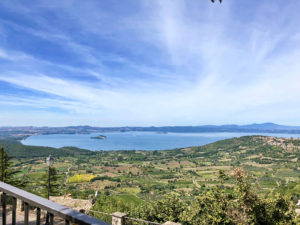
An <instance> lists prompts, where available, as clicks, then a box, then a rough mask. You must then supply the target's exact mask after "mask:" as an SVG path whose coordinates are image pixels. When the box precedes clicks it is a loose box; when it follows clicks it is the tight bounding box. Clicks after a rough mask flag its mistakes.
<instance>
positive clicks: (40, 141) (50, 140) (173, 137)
mask: <svg viewBox="0 0 300 225" xmlns="http://www.w3.org/2000/svg"><path fill="white" fill-rule="evenodd" d="M100 134H101V135H105V136H106V137H107V138H106V139H92V138H91V137H94V136H97V135H100ZM248 135H255V134H254V133H167V134H161V133H155V132H124V133H122V132H112V133H93V134H52V135H36V136H30V137H29V138H27V139H26V140H24V141H22V143H23V144H24V145H35V146H49V147H55V148H60V147H64V146H74V147H78V148H84V149H89V150H94V151H97V150H165V149H173V148H182V147H190V146H199V145H205V144H209V143H212V142H215V141H219V140H223V139H227V138H232V137H241V136H248ZM259 135H265V136H276V137H294V138H297V137H300V134H266V133H260V134H259Z"/></svg>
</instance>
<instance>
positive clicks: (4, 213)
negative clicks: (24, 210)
mask: <svg viewBox="0 0 300 225" xmlns="http://www.w3.org/2000/svg"><path fill="white" fill-rule="evenodd" d="M1 203H2V225H6V193H4V192H3V193H2V195H1Z"/></svg>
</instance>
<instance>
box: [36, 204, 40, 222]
mask: <svg viewBox="0 0 300 225" xmlns="http://www.w3.org/2000/svg"><path fill="white" fill-rule="evenodd" d="M36 225H41V209H40V208H36Z"/></svg>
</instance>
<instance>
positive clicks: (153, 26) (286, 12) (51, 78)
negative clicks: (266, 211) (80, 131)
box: [0, 0, 300, 126]
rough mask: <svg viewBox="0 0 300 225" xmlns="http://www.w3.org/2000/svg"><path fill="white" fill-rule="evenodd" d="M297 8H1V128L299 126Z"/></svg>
mask: <svg viewBox="0 0 300 225" xmlns="http://www.w3.org/2000/svg"><path fill="white" fill-rule="evenodd" d="M299 11H300V1H286V0H277V1H269V0H260V1H253V0H243V1H237V0H224V1H223V3H222V4H217V3H215V4H212V3H211V2H210V1H209V0H206V1H204V0H163V1H162V0H151V1H146V0H135V1H134V0H126V1H123V0H118V1H116V0H109V1H98V0H95V1H92V0H89V1H71V0H64V1H58V0H51V1H43V0H31V1H21V0H20V1H11V0H3V1H1V3H0V107H1V111H0V126H1V125H2V126H7V125H9V126H17V125H22V126H23V125H35V126H44V125H48V126H65V125H84V124H88V125H94V126H127V125H128V126H149V125H156V126H160V125H202V124H232V123H237V124H248V123H253V122H257V123H261V122H276V123H281V124H291V125H300V116H299V115H300V104H299V103H300V63H299V61H300V14H299Z"/></svg>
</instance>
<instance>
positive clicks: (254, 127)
mask: <svg viewBox="0 0 300 225" xmlns="http://www.w3.org/2000/svg"><path fill="white" fill-rule="evenodd" d="M129 131H151V132H159V133H167V132H182V133H201V132H242V133H243V132H244V133H289V134H300V126H285V125H278V124H275V123H262V124H257V123H254V124H249V125H236V124H228V125H219V126H217V125H203V126H164V127H155V126H151V127H92V126H68V127H32V126H27V127H0V137H1V136H2V137H3V136H11V137H14V138H16V139H22V138H26V137H27V136H30V135H38V134H90V133H104V132H129Z"/></svg>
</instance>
